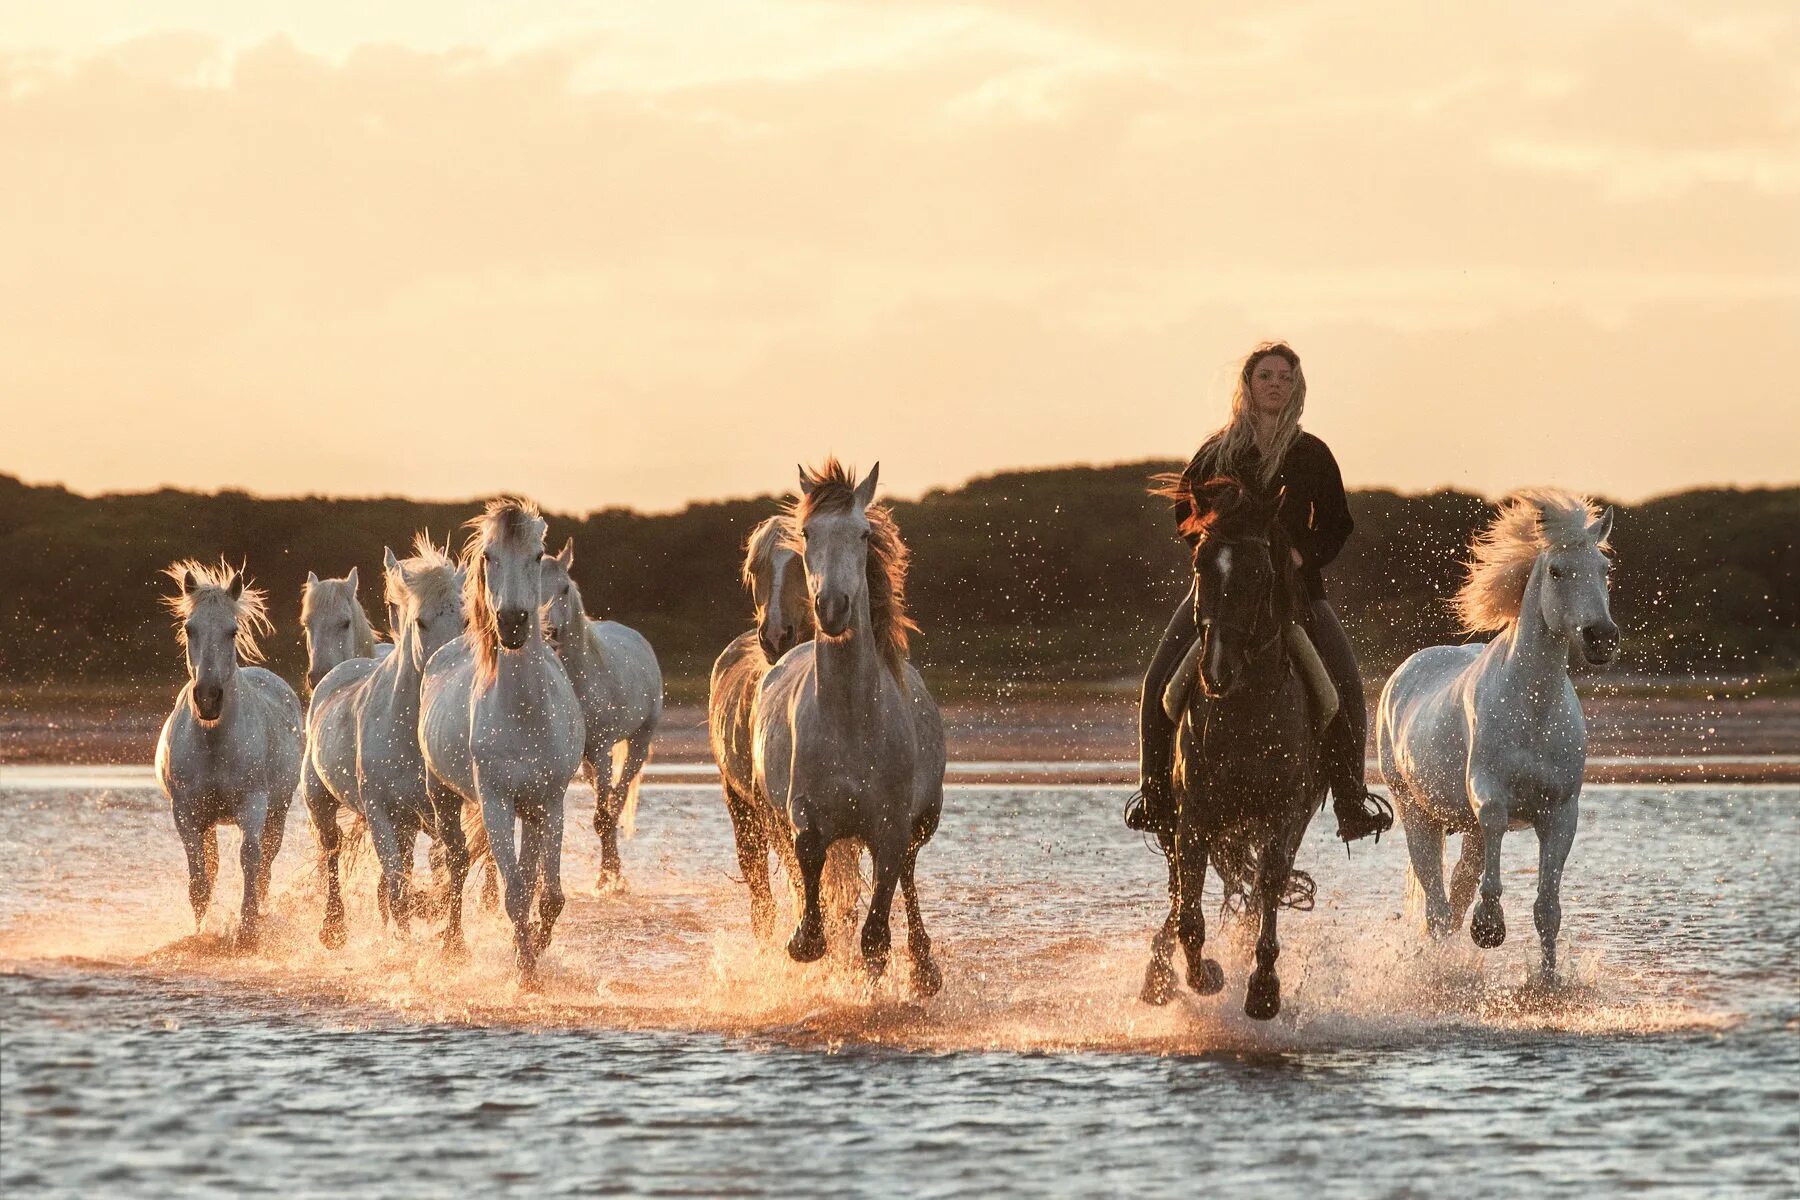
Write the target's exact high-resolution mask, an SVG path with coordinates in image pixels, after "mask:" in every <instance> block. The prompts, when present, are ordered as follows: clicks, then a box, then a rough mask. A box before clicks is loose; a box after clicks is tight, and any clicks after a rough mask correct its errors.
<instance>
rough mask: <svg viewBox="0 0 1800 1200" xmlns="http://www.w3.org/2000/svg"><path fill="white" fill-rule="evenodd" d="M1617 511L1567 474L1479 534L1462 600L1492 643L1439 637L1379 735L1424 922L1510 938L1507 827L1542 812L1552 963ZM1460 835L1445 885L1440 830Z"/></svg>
mask: <svg viewBox="0 0 1800 1200" xmlns="http://www.w3.org/2000/svg"><path fill="white" fill-rule="evenodd" d="M1612 523H1613V512H1612V510H1611V509H1610V508H1609V509H1607V510H1606V512H1605V513H1604V514H1599V513H1596V512H1595V510H1594V505H1593V503H1592V502H1591V501H1588V500H1586V499H1583V498H1581V497H1579V496H1575V495H1571V494H1570V493H1568V492H1564V491H1558V490H1555V489H1544V490H1540V491H1526V492H1521V493H1520V494H1519V495H1518V496H1516V497H1514V498H1513V499H1511V500H1509V501H1508V502H1507V503H1505V504H1504V505H1502V506H1501V509H1500V511H1499V513H1498V515H1496V516H1495V517H1494V520H1493V522H1492V523H1491V524H1490V525H1489V526H1488V527H1487V529H1486V530H1485V531H1483V532H1482V533H1481V534H1480V535H1479V536H1478V537H1477V538H1476V540H1475V544H1474V557H1473V560H1472V561H1471V563H1470V565H1469V577H1468V581H1467V582H1466V583H1465V584H1464V585H1463V588H1462V590H1461V592H1459V593H1458V595H1457V601H1456V606H1457V611H1458V614H1459V616H1460V617H1461V618H1462V623H1463V628H1464V629H1465V630H1467V631H1468V632H1469V633H1482V632H1492V633H1494V634H1495V635H1496V636H1495V637H1494V639H1493V641H1491V642H1488V643H1487V644H1486V645H1480V644H1475V645H1465V646H1432V647H1430V648H1428V649H1425V650H1421V651H1419V652H1418V653H1417V654H1415V655H1413V656H1412V657H1411V658H1409V659H1407V660H1406V661H1405V662H1404V663H1402V664H1401V666H1400V669H1399V670H1398V671H1395V672H1394V674H1393V677H1392V678H1390V679H1389V680H1388V682H1387V686H1386V687H1385V688H1383V689H1382V692H1381V706H1380V708H1379V710H1378V711H1377V713H1376V726H1375V730H1376V734H1375V736H1376V744H1377V748H1378V752H1379V754H1380V757H1381V774H1382V777H1383V778H1384V779H1386V780H1387V783H1388V786H1389V787H1390V788H1392V789H1393V792H1394V801H1395V803H1396V804H1397V805H1398V806H1399V809H1400V818H1401V822H1402V823H1403V824H1404V825H1405V827H1406V849H1407V853H1408V855H1409V856H1410V857H1411V859H1412V876H1413V879H1414V880H1415V881H1417V883H1418V884H1419V888H1420V890H1421V891H1422V892H1423V893H1424V896H1425V922H1426V929H1427V930H1428V931H1429V932H1430V933H1432V934H1434V935H1437V936H1440V937H1441V936H1445V935H1448V934H1449V933H1451V932H1453V931H1455V930H1456V929H1457V928H1459V927H1460V926H1461V925H1462V919H1463V914H1464V913H1466V912H1467V911H1468V908H1469V902H1470V901H1471V900H1473V899H1474V896H1475V890H1476V881H1477V880H1479V881H1480V888H1481V902H1480V903H1479V904H1477V905H1476V906H1475V915H1474V917H1473V919H1471V920H1470V922H1469V935H1470V937H1471V938H1472V939H1473V940H1474V942H1475V944H1476V945H1477V946H1480V947H1482V948H1483V949H1490V948H1492V947H1494V946H1498V945H1499V944H1500V943H1501V942H1503V941H1504V940H1506V917H1505V914H1504V912H1503V911H1502V910H1501V907H1500V842H1501V839H1502V838H1503V837H1505V835H1506V831H1507V830H1508V829H1509V828H1511V829H1517V828H1523V827H1524V826H1526V825H1530V826H1532V827H1533V828H1535V829H1536V830H1537V836H1538V894H1537V904H1536V905H1535V906H1534V907H1533V909H1532V916H1533V917H1534V918H1535V922H1536V925H1537V931H1538V938H1539V940H1540V941H1541V942H1542V945H1543V964H1542V965H1543V973H1544V975H1546V976H1550V975H1554V973H1555V971H1556V935H1557V931H1558V930H1559V929H1560V928H1561V926H1562V874H1563V865H1564V863H1565V862H1567V860H1568V857H1569V847H1570V846H1571V845H1573V844H1574V841H1575V826H1576V822H1577V820H1578V819H1579V814H1580V800H1581V776H1582V772H1583V770H1584V769H1585V768H1586V765H1587V723H1586V721H1585V720H1583V718H1582V713H1581V701H1580V700H1579V699H1578V698H1577V697H1576V695H1575V685H1574V684H1573V683H1572V682H1571V681H1570V679H1569V667H1570V665H1571V664H1573V663H1575V662H1576V661H1577V660H1578V659H1579V660H1581V661H1585V662H1587V663H1590V664H1593V665H1596V666H1597V665H1600V664H1602V663H1607V662H1610V661H1612V659H1613V657H1614V655H1616V654H1617V653H1618V651H1619V627H1618V626H1617V625H1615V624H1613V620H1612V611H1611V606H1610V604H1609V603H1608V598H1607V570H1608V563H1607V556H1606V552H1607V551H1608V549H1609V546H1608V544H1607V539H1608V538H1609V537H1610V536H1611V534H1612ZM1446 833H1461V834H1462V835H1463V843H1462V856H1461V858H1460V859H1459V860H1458V861H1457V864H1456V870H1455V872H1454V874H1453V875H1452V876H1451V880H1450V895H1449V896H1448V897H1446V896H1445V895H1444V835H1445V834H1446Z"/></svg>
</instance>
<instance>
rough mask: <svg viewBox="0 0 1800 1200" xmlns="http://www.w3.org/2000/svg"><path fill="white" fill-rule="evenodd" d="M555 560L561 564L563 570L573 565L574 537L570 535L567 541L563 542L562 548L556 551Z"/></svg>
mask: <svg viewBox="0 0 1800 1200" xmlns="http://www.w3.org/2000/svg"><path fill="white" fill-rule="evenodd" d="M556 561H557V562H559V563H561V564H562V565H563V570H565V571H567V570H569V569H570V568H571V567H573V566H574V565H575V539H574V538H572V537H571V538H570V539H569V540H568V541H566V542H564V543H563V548H562V549H561V550H558V551H557V552H556Z"/></svg>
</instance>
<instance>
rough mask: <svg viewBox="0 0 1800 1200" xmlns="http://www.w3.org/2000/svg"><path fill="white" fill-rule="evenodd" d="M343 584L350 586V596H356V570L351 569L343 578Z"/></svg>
mask: <svg viewBox="0 0 1800 1200" xmlns="http://www.w3.org/2000/svg"><path fill="white" fill-rule="evenodd" d="M344 582H345V583H347V584H349V585H350V594H351V595H352V596H355V595H356V568H355V567H351V568H350V573H349V574H348V575H346V576H344Z"/></svg>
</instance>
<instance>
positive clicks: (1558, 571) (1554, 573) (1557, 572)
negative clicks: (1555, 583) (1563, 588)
mask: <svg viewBox="0 0 1800 1200" xmlns="http://www.w3.org/2000/svg"><path fill="white" fill-rule="evenodd" d="M1562 577H1563V569H1562V568H1561V567H1551V568H1550V578H1552V579H1561V578H1562Z"/></svg>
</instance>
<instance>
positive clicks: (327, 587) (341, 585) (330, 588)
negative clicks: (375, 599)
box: [300, 577, 381, 645]
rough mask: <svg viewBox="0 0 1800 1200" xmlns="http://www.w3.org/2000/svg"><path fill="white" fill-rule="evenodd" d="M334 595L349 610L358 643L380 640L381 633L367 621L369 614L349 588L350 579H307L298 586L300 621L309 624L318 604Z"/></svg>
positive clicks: (370, 642) (372, 642) (373, 642)
mask: <svg viewBox="0 0 1800 1200" xmlns="http://www.w3.org/2000/svg"><path fill="white" fill-rule="evenodd" d="M328 596H331V597H335V598H336V599H337V600H338V601H339V602H340V603H341V604H343V606H344V607H345V608H348V609H349V610H350V620H351V622H352V627H353V629H354V631H355V633H356V642H357V644H358V645H361V644H363V643H364V642H368V643H369V644H371V645H373V644H375V643H377V642H379V641H381V635H380V634H378V633H376V632H375V627H374V626H373V625H371V624H370V623H369V614H368V613H366V612H364V611H363V606H362V604H361V603H360V602H358V600H357V598H356V593H355V592H353V591H351V590H350V580H349V578H348V577H345V578H343V579H309V580H308V581H307V582H306V583H305V584H303V585H301V588H300V623H301V624H302V625H306V624H309V623H310V622H311V621H312V618H313V614H314V613H315V612H316V611H317V610H318V608H319V606H320V605H322V604H324V603H325V599H326V597H328Z"/></svg>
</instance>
